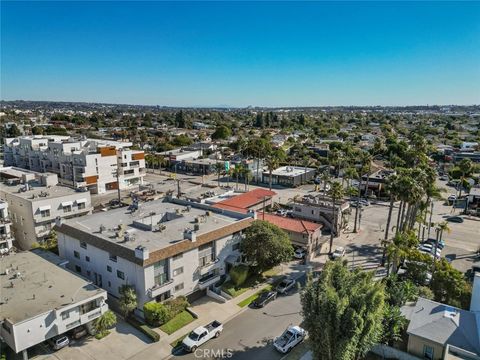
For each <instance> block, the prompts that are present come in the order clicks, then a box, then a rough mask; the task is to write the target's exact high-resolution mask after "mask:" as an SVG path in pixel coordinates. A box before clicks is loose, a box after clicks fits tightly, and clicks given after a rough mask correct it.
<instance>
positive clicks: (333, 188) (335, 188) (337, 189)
mask: <svg viewBox="0 0 480 360" xmlns="http://www.w3.org/2000/svg"><path fill="white" fill-rule="evenodd" d="M328 195H329V196H330V198H331V199H332V213H333V217H332V223H331V224H332V226H331V229H330V250H329V253H330V254H331V253H332V247H333V234H334V232H335V235H338V226H337V225H338V221H337V216H338V214H337V210H336V204H335V203H336V202H337V200H341V199H343V196H344V192H343V187H342V185H341V184H340V183H339V182H336V181H332V182H331V183H330V190H328ZM339 208H340V207H339Z"/></svg>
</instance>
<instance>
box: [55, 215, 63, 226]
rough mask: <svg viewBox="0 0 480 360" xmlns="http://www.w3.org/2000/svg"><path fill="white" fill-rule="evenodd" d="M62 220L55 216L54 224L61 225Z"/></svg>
mask: <svg viewBox="0 0 480 360" xmlns="http://www.w3.org/2000/svg"><path fill="white" fill-rule="evenodd" d="M62 220H63V219H62V218H61V217H60V216H57V217H56V218H55V225H56V226H57V227H60V226H62Z"/></svg>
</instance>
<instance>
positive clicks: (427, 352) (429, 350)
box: [423, 345, 433, 360]
mask: <svg viewBox="0 0 480 360" xmlns="http://www.w3.org/2000/svg"><path fill="white" fill-rule="evenodd" d="M423 356H424V357H425V359H429V360H432V359H433V347H431V346H428V345H423Z"/></svg>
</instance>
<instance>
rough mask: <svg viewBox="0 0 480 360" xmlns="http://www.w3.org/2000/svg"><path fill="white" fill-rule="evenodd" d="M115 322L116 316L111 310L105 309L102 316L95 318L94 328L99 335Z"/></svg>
mask: <svg viewBox="0 0 480 360" xmlns="http://www.w3.org/2000/svg"><path fill="white" fill-rule="evenodd" d="M116 323H117V316H116V315H115V313H114V312H113V311H112V310H107V311H106V312H105V313H104V314H103V315H102V316H100V317H98V318H96V319H95V322H94V326H95V330H96V331H97V333H98V334H100V335H105V333H106V332H107V331H108V329H110V328H111V327H113V326H114V325H115V324H116Z"/></svg>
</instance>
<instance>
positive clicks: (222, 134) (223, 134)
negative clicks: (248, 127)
mask: <svg viewBox="0 0 480 360" xmlns="http://www.w3.org/2000/svg"><path fill="white" fill-rule="evenodd" d="M230 136H232V130H230V129H229V128H228V127H226V126H225V125H220V126H217V128H216V129H215V132H214V133H213V134H212V139H215V140H226V139H228V138H229V137H230Z"/></svg>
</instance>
